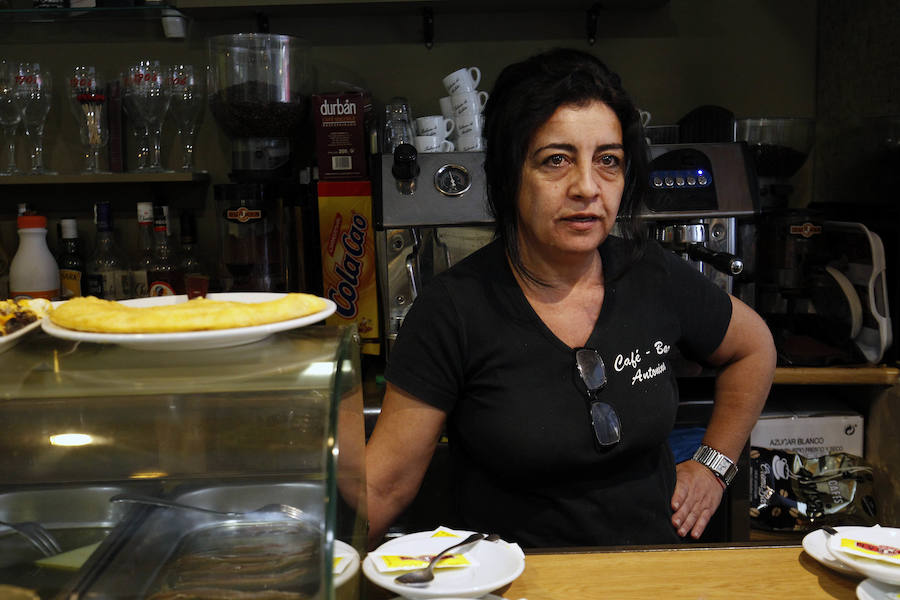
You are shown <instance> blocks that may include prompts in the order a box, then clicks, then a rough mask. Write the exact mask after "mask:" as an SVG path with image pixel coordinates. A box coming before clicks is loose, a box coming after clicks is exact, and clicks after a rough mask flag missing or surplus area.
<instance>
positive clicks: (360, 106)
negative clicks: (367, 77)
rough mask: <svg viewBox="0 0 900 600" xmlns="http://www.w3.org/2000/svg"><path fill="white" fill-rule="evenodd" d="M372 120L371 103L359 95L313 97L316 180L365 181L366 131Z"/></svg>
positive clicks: (365, 97)
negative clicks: (317, 176)
mask: <svg viewBox="0 0 900 600" xmlns="http://www.w3.org/2000/svg"><path fill="white" fill-rule="evenodd" d="M372 116H373V112H372V101H371V99H370V98H369V96H368V95H367V94H365V93H363V92H341V93H334V94H314V95H313V119H314V122H315V133H316V164H317V166H318V167H319V179H321V180H333V179H347V180H350V179H353V180H359V179H365V178H366V177H368V175H369V173H368V168H367V163H368V158H367V156H366V129H367V126H368V123H369V121H370V120H371V119H372Z"/></svg>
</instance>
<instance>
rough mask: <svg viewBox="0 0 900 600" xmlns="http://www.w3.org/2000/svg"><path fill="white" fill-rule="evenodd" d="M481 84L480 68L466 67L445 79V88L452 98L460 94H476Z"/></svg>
mask: <svg viewBox="0 0 900 600" xmlns="http://www.w3.org/2000/svg"><path fill="white" fill-rule="evenodd" d="M480 82H481V70H480V69H479V68H478V67H464V68H462V69H457V70H456V71H453V72H452V73H450V74H449V75H447V76H446V77H444V87H445V88H447V93H448V94H450V95H451V96H452V95H453V94H456V93H459V92H474V91H475V90H477V89H478V84H479V83H480Z"/></svg>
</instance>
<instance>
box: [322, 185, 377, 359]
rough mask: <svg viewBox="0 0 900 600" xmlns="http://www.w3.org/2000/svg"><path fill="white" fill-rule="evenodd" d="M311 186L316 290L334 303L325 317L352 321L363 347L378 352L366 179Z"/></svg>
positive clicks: (369, 191)
mask: <svg viewBox="0 0 900 600" xmlns="http://www.w3.org/2000/svg"><path fill="white" fill-rule="evenodd" d="M317 188H318V189H317V191H318V204H319V236H320V240H319V241H320V243H321V248H322V284H323V288H324V289H323V290H322V292H323V295H324V296H325V297H326V298H328V299H329V300H331V301H332V302H334V303H335V305H336V306H337V309H336V310H335V312H334V314H332V315H331V316H330V317H328V320H327V321H326V322H327V323H328V324H329V325H351V324H355V325H356V327H357V330H358V331H359V337H360V339H361V341H362V344H363V345H362V351H363V353H365V354H380V352H381V347H380V339H381V334H380V329H379V319H378V288H377V285H376V279H375V270H376V266H375V227H374V223H373V222H372V184H371V182H369V181H320V182H319V183H318V186H317Z"/></svg>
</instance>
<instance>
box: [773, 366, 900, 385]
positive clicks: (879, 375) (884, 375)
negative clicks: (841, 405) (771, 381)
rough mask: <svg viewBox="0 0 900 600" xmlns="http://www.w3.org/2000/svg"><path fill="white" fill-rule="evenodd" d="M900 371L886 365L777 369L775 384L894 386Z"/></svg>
mask: <svg viewBox="0 0 900 600" xmlns="http://www.w3.org/2000/svg"><path fill="white" fill-rule="evenodd" d="M898 382H900V369H898V368H897V367H889V366H886V365H874V366H872V365H867V366H861V367H778V368H777V369H775V383H776V384H787V385H791V384H794V385H895V384H897V383H898Z"/></svg>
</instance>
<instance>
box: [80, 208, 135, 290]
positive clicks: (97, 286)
mask: <svg viewBox="0 0 900 600" xmlns="http://www.w3.org/2000/svg"><path fill="white" fill-rule="evenodd" d="M94 223H95V224H96V225H97V240H96V242H95V245H94V252H93V254H92V255H91V258H90V259H89V260H88V263H87V269H86V271H87V280H88V285H87V291H88V294H90V295H91V296H96V297H98V298H104V299H106V300H124V299H125V298H128V297H129V296H131V270H130V269H129V268H128V264H127V261H126V260H125V255H124V254H123V253H122V251H121V249H120V248H119V246H118V244H116V240H115V236H114V235H113V226H112V208H111V207H110V204H109V201H106V200H104V201H101V202H98V203H97V204H95V205H94Z"/></svg>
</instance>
